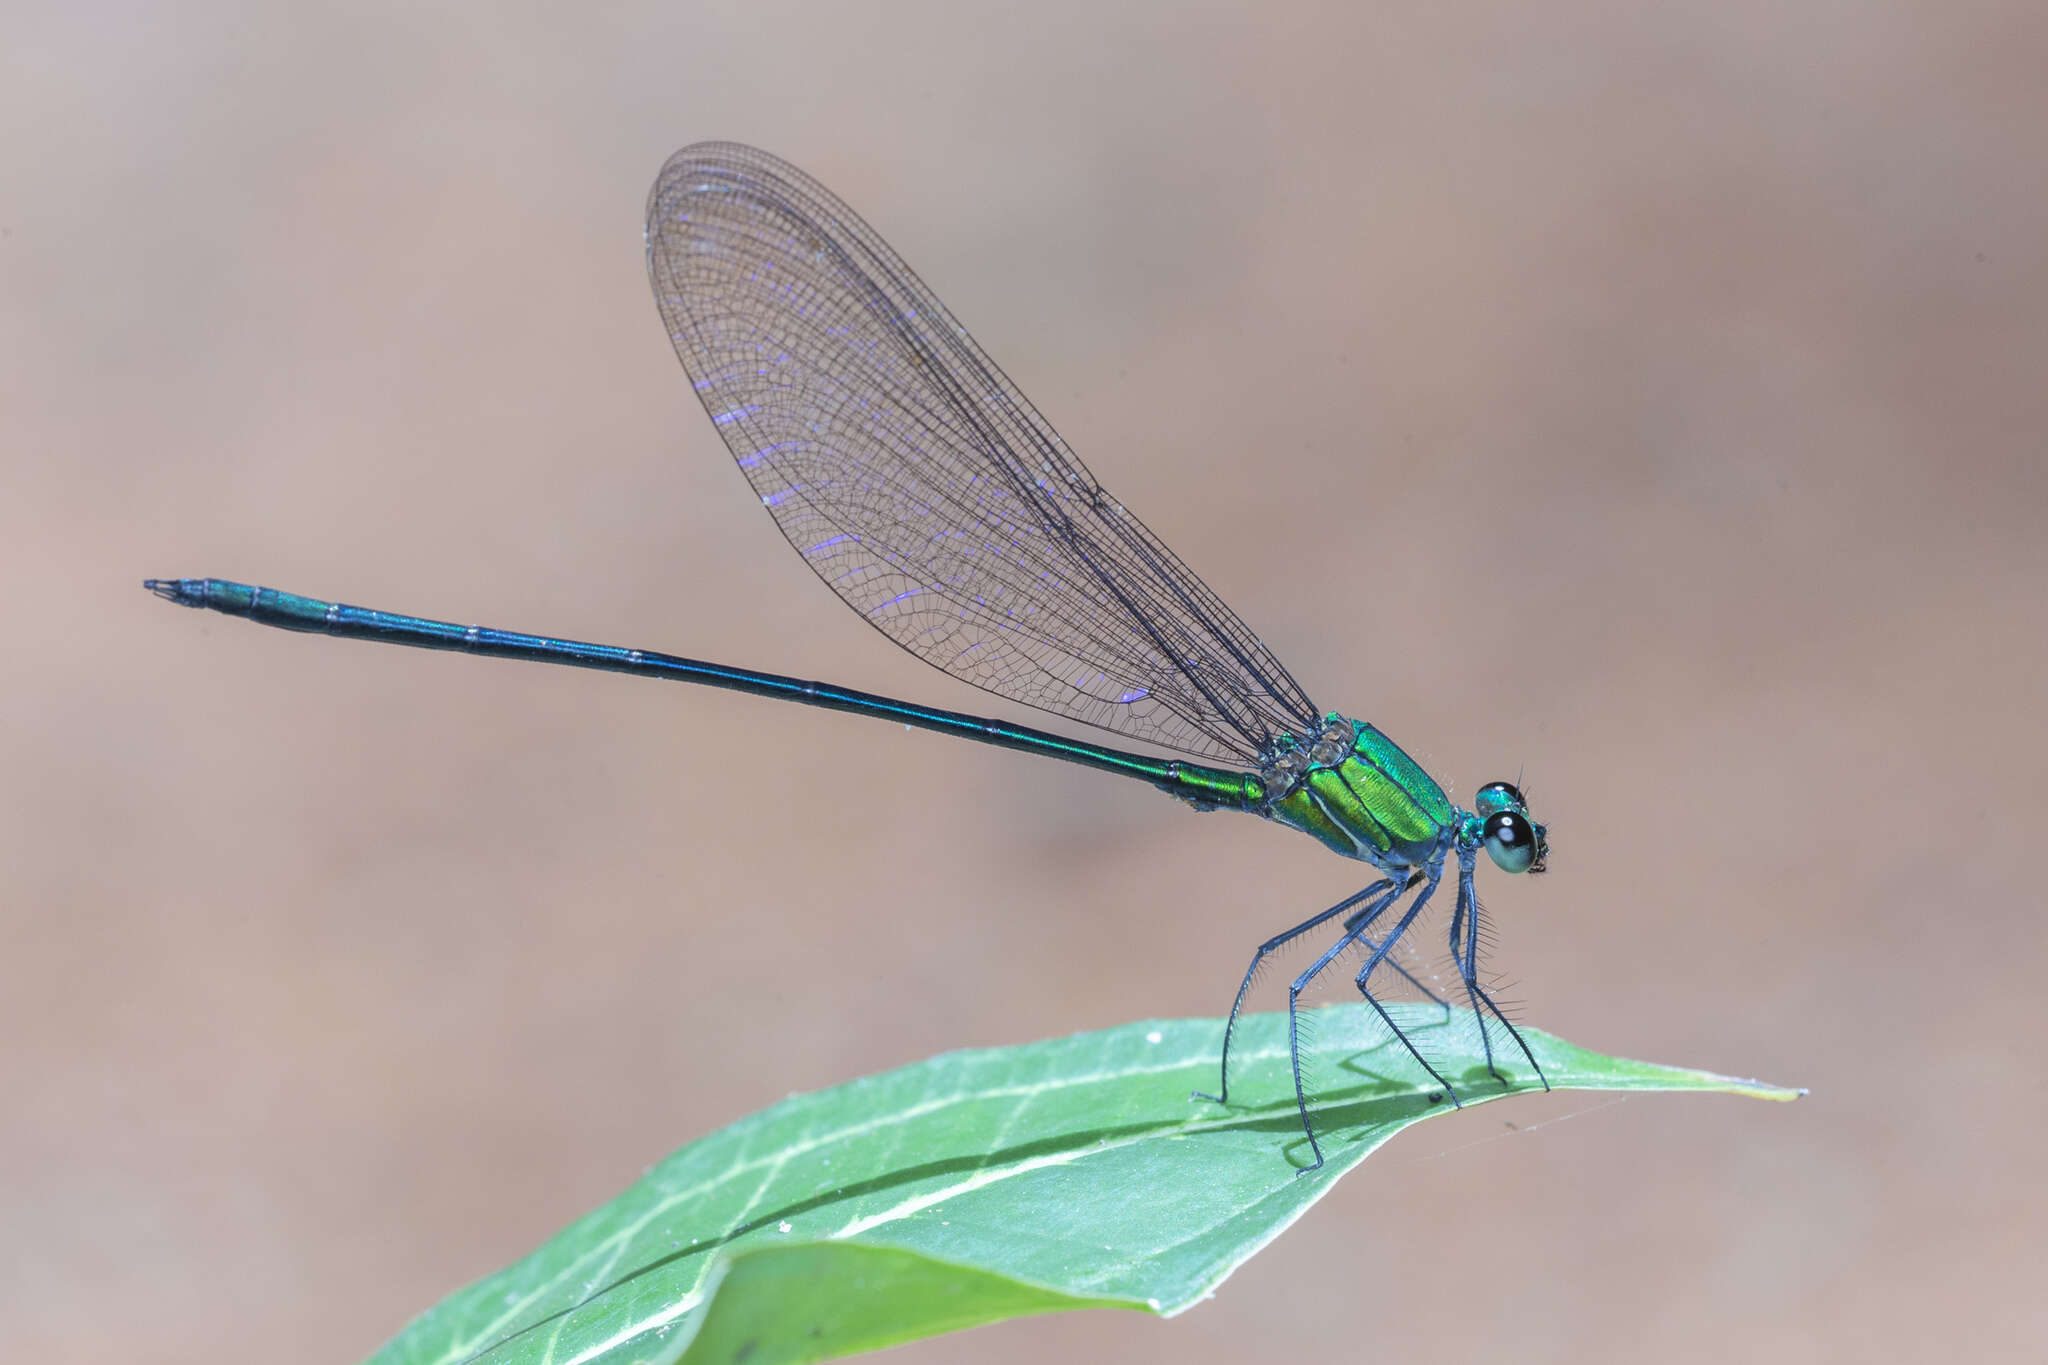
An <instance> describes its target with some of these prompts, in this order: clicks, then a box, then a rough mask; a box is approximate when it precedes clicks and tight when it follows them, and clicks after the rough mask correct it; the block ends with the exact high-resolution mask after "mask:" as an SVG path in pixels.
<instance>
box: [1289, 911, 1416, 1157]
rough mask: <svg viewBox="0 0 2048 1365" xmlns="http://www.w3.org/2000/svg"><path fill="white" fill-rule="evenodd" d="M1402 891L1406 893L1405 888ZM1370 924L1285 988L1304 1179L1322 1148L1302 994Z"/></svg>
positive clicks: (1353, 932) (1350, 933)
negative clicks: (1313, 1112) (1304, 1073)
mask: <svg viewBox="0 0 2048 1365" xmlns="http://www.w3.org/2000/svg"><path fill="white" fill-rule="evenodd" d="M1401 889H1402V890H1406V888H1405V887H1404V888H1401ZM1400 894H1401V891H1399V890H1397V891H1392V892H1389V893H1388V896H1387V899H1388V901H1389V903H1391V902H1392V900H1393V898H1394V897H1396V896H1399V895H1400ZM1371 922H1372V921H1371V920H1370V919H1368V920H1366V921H1364V922H1363V923H1361V924H1360V925H1359V926H1358V927H1357V928H1356V929H1349V930H1346V931H1345V933H1344V936H1343V937H1342V938H1340V939H1338V940H1337V941H1336V942H1335V943H1333V944H1331V945H1330V947H1329V950H1328V951H1327V952H1325V953H1324V954H1323V955H1322V956H1321V957H1319V958H1317V959H1316V960H1315V961H1314V962H1311V963H1310V964H1309V967H1308V970H1307V971H1305V972H1303V973H1302V974H1301V975H1300V976H1297V977H1295V978H1294V980H1293V981H1292V982H1291V983H1290V984H1289V985H1288V987H1287V1055H1288V1057H1289V1059H1290V1060H1291V1061H1292V1062H1293V1063H1294V1104H1295V1107H1296V1108H1298V1109H1299V1110H1300V1111H1301V1131H1302V1132H1303V1133H1305V1134H1307V1136H1308V1149H1309V1151H1310V1152H1311V1153H1312V1154H1314V1156H1315V1161H1314V1162H1313V1163H1312V1164H1310V1165H1307V1166H1304V1167H1302V1168H1301V1169H1300V1170H1298V1171H1296V1172H1295V1175H1297V1176H1304V1175H1307V1174H1308V1173H1309V1172H1310V1171H1317V1170H1321V1169H1322V1166H1323V1145H1322V1144H1321V1143H1319V1142H1317V1141H1316V1126H1315V1124H1313V1123H1311V1122H1310V1121H1309V1117H1308V1089H1307V1087H1306V1086H1304V1085H1303V1084H1302V1080H1301V1007H1300V1000H1301V993H1302V992H1303V991H1305V990H1307V989H1308V984H1309V983H1310V982H1311V981H1314V980H1315V979H1316V977H1317V976H1318V975H1320V974H1321V972H1322V970H1323V968H1325V967H1327V966H1329V965H1330V964H1331V963H1332V962H1335V961H1336V960H1337V958H1338V955H1339V954H1341V953H1342V952H1343V951H1344V950H1345V949H1346V948H1349V947H1350V946H1351V945H1352V944H1353V943H1355V942H1357V940H1358V937H1359V935H1361V934H1363V933H1364V932H1365V925H1366V924H1370V923H1371Z"/></svg>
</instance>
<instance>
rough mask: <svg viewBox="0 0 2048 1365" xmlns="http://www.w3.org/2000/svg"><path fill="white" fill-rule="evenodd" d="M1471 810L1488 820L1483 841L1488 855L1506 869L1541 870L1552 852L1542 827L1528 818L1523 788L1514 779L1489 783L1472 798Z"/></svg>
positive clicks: (1482, 833) (1512, 870)
mask: <svg viewBox="0 0 2048 1365" xmlns="http://www.w3.org/2000/svg"><path fill="white" fill-rule="evenodd" d="M1472 809H1473V812H1474V813H1475V814H1477V815H1478V816H1479V817H1480V818H1481V819H1482V820H1484V821H1485V824H1483V825H1482V826H1481V827H1480V833H1479V838H1480V842H1482V843H1484V844H1485V845H1486V856H1487V857H1489V858H1491V859H1493V862H1494V866H1496V867H1498V868H1499V869H1500V870H1501V871H1503V872H1541V871H1543V869H1544V862H1545V860H1546V859H1547V858H1548V857H1549V855H1550V845H1549V843H1548V842H1547V841H1546V840H1545V838H1544V829H1543V826H1541V825H1539V824H1537V823H1536V822H1535V821H1534V820H1531V819H1530V818H1529V805H1528V803H1527V802H1526V801H1524V800H1523V799H1522V789H1521V788H1520V787H1517V786H1516V785H1515V784H1514V783H1512V782H1489V783H1487V784H1486V785H1485V786H1483V787H1481V788H1480V789H1479V790H1478V792H1477V793H1476V794H1475V795H1474V796H1473V798H1472Z"/></svg>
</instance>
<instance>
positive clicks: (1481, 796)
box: [1472, 782, 1529, 815]
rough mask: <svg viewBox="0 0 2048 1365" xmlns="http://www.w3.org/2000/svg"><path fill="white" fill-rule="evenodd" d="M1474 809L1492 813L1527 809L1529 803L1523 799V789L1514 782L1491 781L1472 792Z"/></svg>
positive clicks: (1483, 813) (1482, 812)
mask: <svg viewBox="0 0 2048 1365" xmlns="http://www.w3.org/2000/svg"><path fill="white" fill-rule="evenodd" d="M1472 809H1474V810H1476V811H1478V812H1479V813H1480V814H1481V815H1492V814H1493V813H1494V812H1496V811H1503V810H1527V809H1529V803H1528V802H1526V801H1524V800H1523V799H1522V789H1521V788H1520V787H1517V786H1516V785H1515V784H1514V783H1512V782H1489V783H1487V784H1486V785H1485V786H1483V787H1481V788H1480V789H1479V790H1478V791H1476V792H1474V793H1473V794H1472Z"/></svg>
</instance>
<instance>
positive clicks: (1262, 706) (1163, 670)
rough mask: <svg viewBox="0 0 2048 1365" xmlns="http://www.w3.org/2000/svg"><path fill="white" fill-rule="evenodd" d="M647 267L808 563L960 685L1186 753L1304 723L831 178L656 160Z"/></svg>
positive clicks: (1232, 630) (695, 375)
mask: <svg viewBox="0 0 2048 1365" xmlns="http://www.w3.org/2000/svg"><path fill="white" fill-rule="evenodd" d="M647 268H648V275H649V277H650V279H651V281H652V283H653V286H654V295H655V300H656V302H657V303H658V304H659V305H660V307H661V314H662V317H663V318H664V319H665V320H666V321H667V323H668V329H669V338H670V340H671V341H673V342H674V343H675V348H676V354H677V355H678V356H679V357H681V359H682V362H683V367H684V369H686V370H687V371H689V375H690V379H691V382H692V384H693V385H694V386H695V388H696V391H697V395H698V397H699V398H700V399H701V400H702V401H703V403H704V410H705V411H706V412H707V413H708V414H710V416H711V420H712V423H713V424H714V426H715V427H716V428H717V430H718V433H719V435H720V436H722V437H724V438H725V443H726V445H727V446H728V447H730V448H731V450H732V453H733V457H734V458H735V459H736V460H738V461H739V465H740V468H741V469H742V470H743V471H744V472H745V473H746V476H747V478H748V480H749V481H750V482H751V483H752V484H753V486H754V491H755V492H756V493H758V494H759V495H760V498H761V502H762V504H763V505H764V506H766V507H767V508H768V510H769V513H770V514H771V515H772V516H774V518H775V521H776V524H777V525H778V526H780V527H781V528H782V533H783V535H785V536H786V537H788V539H789V543H790V544H791V545H793V546H794V547H795V548H796V550H797V552H798V553H799V554H801V555H802V556H803V557H804V560H805V562H806V563H808V564H809V565H810V566H811V568H812V569H813V570H814V571H815V572H816V573H817V575H818V576H819V577H820V578H822V579H824V580H825V582H826V583H827V584H828V585H830V586H831V588H832V590H833V591H834V592H836V593H838V594H839V595H840V597H842V598H844V599H845V600H846V603H847V605H849V606H851V607H852V608H853V609H854V610H855V611H857V612H859V613H860V614H861V615H862V616H863V617H864V618H866V619H867V620H868V621H869V622H870V623H871V624H872V625H874V626H875V627H876V628H877V629H878V630H880V631H881V632H882V633H883V634H885V635H887V636H888V637H889V638H890V639H892V640H894V641H895V642H896V643H897V644H899V645H902V646H903V647H904V648H905V649H907V650H909V651H910V652H911V653H913V654H915V655H917V656H918V657H919V658H921V659H923V660H925V661H926V662H927V663H929V664H932V665H933V666H935V667H937V668H941V669H944V670H945V671H946V672H948V673H950V674H952V675H953V676H954V677H957V678H960V679H963V680H965V681H967V682H970V683H972V684H974V685H975V686H976V687H979V688H982V689H984V690H986V691H989V692H993V693H995V694H996V695H998V696H1002V697H1008V698H1010V699H1011V700H1013V701H1018V702H1022V703H1024V704H1025V705H1027V706H1035V707H1038V708H1039V709H1041V710H1045V711H1050V712H1053V713H1055V714H1058V715H1063V716H1070V717H1073V718H1074V719H1076V720H1080V721H1085V722H1086V723H1088V724H1090V725H1094V726H1099V727H1101V728H1102V729H1105V730H1110V731H1114V732H1115V733H1117V734H1120V735H1127V736H1131V737H1133V738H1136V739H1141V740H1145V741H1148V742H1150V743H1153V744H1156V745H1159V746H1161V747H1163V748H1167V749H1171V750H1176V751H1179V752H1181V753H1185V754H1189V755H1191V756H1195V757H1201V758H1226V757H1227V758H1236V759H1241V760H1253V759H1256V758H1257V757H1258V756H1259V755H1260V754H1261V753H1262V752H1264V751H1266V750H1267V749H1268V747H1269V746H1270V745H1271V743H1272V742H1273V740H1274V738H1275V737H1276V736H1277V735H1278V734H1279V733H1281V732H1288V733H1293V734H1303V733H1308V732H1310V731H1312V730H1313V728H1314V727H1315V726H1316V724H1317V723H1318V716H1319V713H1318V712H1317V710H1316V708H1315V706H1314V705H1313V704H1312V703H1311V702H1310V701H1309V698H1308V696H1307V694H1306V693H1304V692H1303V691H1302V689H1301V687H1300V685H1299V684H1297V683H1296V682H1295V681H1294V679H1293V678H1292V677H1290V676H1289V675H1288V673H1287V670H1286V669H1285V668H1283V667H1282V666H1281V665H1280V661H1279V660H1278V659H1276V658H1274V657H1273V655H1272V654H1271V653H1270V652H1269V651H1268V650H1267V649H1266V647H1265V646H1264V645H1262V644H1260V643H1259V640H1258V637H1257V636H1255V635H1254V634H1252V632H1251V630H1250V629H1249V628H1248V627H1247V626H1246V625H1245V624H1244V622H1243V621H1241V620H1239V619H1238V617H1237V615H1236V614H1235V613H1234V612H1232V611H1231V610H1230V608H1228V607H1227V606H1225V605H1224V604H1223V602H1222V600H1221V599H1219V598H1218V597H1217V596H1216V594H1215V593H1213V592H1211V591H1210V590H1209V589H1208V587H1207V586H1205V585H1204V584H1203V583H1202V581H1201V580H1200V579H1199V578H1197V577H1195V575H1194V574H1193V573H1192V572H1191V571H1190V570H1189V569H1188V567H1187V566H1186V565H1185V564H1183V563H1181V561H1180V559H1179V558H1178V557H1177V556H1175V555H1174V553H1173V551H1171V550H1169V549H1168V548H1167V547H1166V545H1165V544H1164V543H1162V542H1161V541H1160V539H1159V538H1158V537H1157V536H1155V535H1153V534H1152V532H1151V531H1149V530H1147V529H1146V528H1145V525H1144V523H1142V522H1140V521H1139V520H1138V519H1137V518H1136V517H1135V516H1133V515H1131V513H1130V512H1128V511H1127V510H1125V508H1124V506H1123V504H1122V503H1120V502H1118V501H1117V500H1116V499H1115V498H1114V497H1112V496H1110V495H1109V494H1108V493H1107V492H1105V491H1104V490H1103V488H1102V485H1100V484H1099V483H1097V482H1096V481H1095V478H1094V476H1093V475H1091V474H1090V473H1089V472H1088V470H1087V469H1086V467H1084V466H1083V465H1082V463H1081V461H1080V460H1079V459H1077V458H1076V457H1075V455H1074V453H1073V452H1072V451H1071V450H1069V449H1068V448H1067V445H1066V443H1065V442H1064V441H1062V440H1061V439H1060V437H1059V433H1058V432H1056V431H1054V430H1053V429H1052V426H1051V425H1050V424H1049V423H1048V422H1047V421H1046V420H1045V419H1044V418H1043V417H1041V416H1039V414H1038V411H1037V409H1036V408H1034V407H1032V406H1031V403H1030V400H1028V399H1026V398H1025V397H1024V395H1023V394H1022V393H1020V392H1018V390H1017V388H1016V386H1015V385H1014V384H1012V383H1011V382H1010V380H1009V378H1008V377H1007V376H1006V375H1004V374H1003V372H1002V371H1001V370H1000V369H999V368H997V366H996V364H995V362H994V361H992V360H990V359H989V358H988V356H987V355H986V354H985V353H983V351H982V349H981V348H980V347H979V346H977V345H976V344H975V342H974V338H972V337H970V336H969V335H968V334H967V329H966V328H964V327H962V326H961V325H960V324H959V323H958V322H957V321H955V320H954V318H953V315H952V314H951V313H950V312H948V311H947V310H946V307H945V305H944V304H942V303H940V302H939V301H938V299H937V298H935V297H934V296H933V295H932V293H931V291H930V290H929V289H928V288H926V286H925V284H924V282H923V281H922V280H920V279H918V277H917V276H916V275H915V274H913V273H912V272H911V270H910V268H909V267H908V266H906V265H904V263H903V261H902V259H901V258H900V257H898V256H897V255H896V253H895V252H894V251H892V250H891V249H890V248H889V245H888V243H886V242H884V241H883V240H882V239H881V237H880V236H878V235H877V234H876V232H875V230H874V229H873V228H871V227H869V226H868V225H867V224H866V223H865V222H863V221H861V219H860V218H859V216H858V215H856V214H855V213H854V212H853V210H851V209H849V208H848V207H847V206H846V205H845V204H844V203H842V202H840V200H839V199H838V198H837V197H836V196H834V195H833V194H832V193H831V191H829V190H827V189H825V188H824V186H822V185H820V184H818V183H817V182H816V181H815V180H812V179H811V178H810V177H809V176H807V175H805V174H804V173H803V172H801V171H799V170H797V169H796V168H795V167H793V166H790V165H788V164H787V163H785V162H782V161H779V160H777V159H776V158H774V157H772V156H769V155H767V154H766V153H765V152H759V151H756V150H754V149H752V148H750V147H742V146H739V145H737V144H734V143H715V142H707V143H699V144H698V145H696V146H693V147H686V148H684V149H683V150H682V151H680V152H677V153H676V154H675V155H674V156H672V157H670V158H669V161H668V164H667V165H666V166H664V167H662V171H661V176H660V178H659V179H658V180H656V181H655V184H654V190H653V193H652V194H651V195H650V196H649V199H648V205H647Z"/></svg>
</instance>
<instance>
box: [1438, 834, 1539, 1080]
mask: <svg viewBox="0 0 2048 1365" xmlns="http://www.w3.org/2000/svg"><path fill="white" fill-rule="evenodd" d="M1477 857H1478V850H1476V849H1468V850H1466V851H1465V852H1463V853H1461V854H1459V855H1458V906H1457V909H1455V910H1453V911H1452V912H1451V956H1452V958H1453V959H1455V960H1456V962H1457V964H1458V975H1459V976H1460V977H1462V978H1463V979H1464V982H1465V995H1466V998H1467V999H1468V1000H1469V1001H1470V1002H1471V1005H1472V1022H1473V1023H1475V1024H1477V1025H1478V1026H1479V1045H1480V1046H1481V1047H1482V1048H1484V1049H1485V1051H1486V1070H1487V1072H1488V1074H1490V1075H1491V1076H1492V1077H1493V1078H1494V1079H1495V1080H1497V1081H1499V1082H1500V1083H1501V1084H1502V1085H1504V1086H1507V1087H1508V1088H1510V1089H1512V1088H1513V1087H1514V1082H1513V1081H1510V1080H1509V1079H1508V1078H1507V1077H1506V1076H1503V1075H1501V1074H1500V1069H1499V1068H1498V1067H1496V1066H1495V1065H1494V1064H1493V1040H1492V1038H1491V1037H1489V1036H1488V1034H1487V1031H1486V1014H1485V1013H1482V1012H1481V1010H1482V1007H1483V1008H1484V1009H1485V1010H1486V1011H1489V1012H1491V1013H1492V1015H1493V1017H1494V1018H1496V1019H1498V1020H1500V1026H1501V1027H1502V1028H1504V1029H1506V1030H1507V1031H1508V1037H1510V1038H1512V1039H1514V1040H1515V1046H1516V1047H1519V1048H1520V1049H1522V1055H1523V1056H1524V1057H1526V1058H1528V1059H1529V1066H1530V1067H1531V1068H1532V1069H1533V1070H1534V1071H1535V1072H1536V1079H1537V1080H1539V1081H1541V1082H1542V1083H1543V1088H1544V1089H1545V1090H1548V1089H1550V1077H1548V1076H1546V1075H1544V1074H1543V1063H1541V1062H1539V1061H1537V1060H1536V1054H1535V1053H1533V1052H1531V1051H1530V1050H1529V1044H1528V1041H1527V1040H1526V1039H1524V1038H1523V1037H1522V1031H1521V1030H1520V1029H1518V1028H1516V1027H1515V1026H1514V1025H1513V1024H1512V1023H1510V1022H1509V1021H1508V1017H1507V1016H1506V1015H1505V1014H1502V1013H1501V1009H1500V1006H1499V1005H1496V1004H1494V1003H1493V997H1492V996H1491V995H1489V994H1487V991H1486V988H1485V987H1483V986H1481V985H1480V984H1479V893H1478V892H1477V891H1476V890H1475V889H1474V888H1473V885H1472V866H1473V863H1474V861H1475V859H1476V858H1477Z"/></svg>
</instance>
